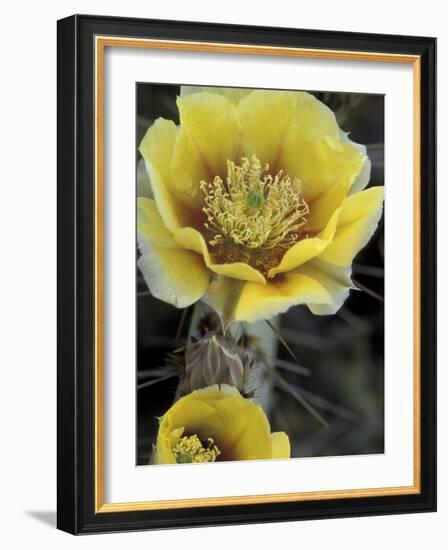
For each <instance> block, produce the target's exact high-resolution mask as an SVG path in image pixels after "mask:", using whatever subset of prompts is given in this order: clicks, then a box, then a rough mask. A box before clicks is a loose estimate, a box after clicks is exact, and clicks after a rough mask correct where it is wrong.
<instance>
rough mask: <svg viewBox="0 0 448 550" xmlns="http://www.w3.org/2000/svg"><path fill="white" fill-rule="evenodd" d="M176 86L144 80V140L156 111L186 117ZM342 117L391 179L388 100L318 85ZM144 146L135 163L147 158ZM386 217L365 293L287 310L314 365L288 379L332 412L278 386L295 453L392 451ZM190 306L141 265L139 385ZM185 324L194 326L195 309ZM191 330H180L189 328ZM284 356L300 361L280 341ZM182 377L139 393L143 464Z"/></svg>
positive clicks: (365, 272)
mask: <svg viewBox="0 0 448 550" xmlns="http://www.w3.org/2000/svg"><path fill="white" fill-rule="evenodd" d="M179 93H180V87H179V86H174V85H159V84H146V83H145V84H143V83H140V84H138V85H137V120H136V142H137V146H138V144H139V143H140V141H141V139H142V138H143V136H144V134H145V132H146V130H147V129H148V127H149V126H150V125H151V124H152V123H153V121H154V120H155V119H156V118H158V117H164V118H167V119H171V120H174V121H175V122H176V123H179V117H178V111H177V107H176V96H177V95H179ZM311 93H313V94H314V95H315V96H316V97H317V98H318V99H319V100H321V101H323V102H324V103H325V104H327V105H328V106H329V107H330V108H331V109H332V110H333V111H334V112H335V114H336V117H337V119H338V123H339V125H340V127H341V128H342V129H343V130H344V131H346V132H350V138H351V139H352V140H353V141H355V142H357V143H362V144H365V145H367V148H368V155H369V157H370V159H371V161H372V175H371V178H370V184H369V185H383V184H384V161H383V158H384V97H383V96H380V95H371V94H368V95H367V94H349V93H340V92H325V93H323V92H311ZM140 158H141V157H140V154H139V153H138V152H137V155H136V162H137V163H138V162H139V160H140ZM383 245H384V228H383V220H382V221H381V222H380V225H379V228H378V230H377V232H376V233H375V235H374V236H373V238H372V239H371V241H370V242H369V244H368V245H367V246H366V247H365V248H364V249H363V250H362V251H361V252H360V253H359V254H358V256H357V257H356V258H355V261H354V264H353V279H354V281H356V282H357V283H358V286H361V287H365V288H366V291H351V293H350V296H349V298H348V299H347V301H346V302H345V304H344V306H343V307H342V308H341V309H340V310H339V312H338V313H337V314H336V315H331V316H315V315H313V314H311V313H310V312H309V311H308V309H307V307H306V306H298V307H294V308H291V309H290V310H289V311H288V312H287V313H286V314H284V315H282V316H281V320H280V323H281V325H280V330H281V334H282V336H283V338H284V339H285V340H286V341H287V342H288V344H289V346H290V347H291V348H292V350H293V351H294V354H295V355H296V356H297V359H298V362H299V364H300V365H303V366H305V367H306V368H307V369H309V370H310V371H311V376H302V375H299V374H296V373H293V372H289V371H284V370H283V371H282V376H283V377H284V378H285V380H287V382H288V383H289V384H290V385H291V387H293V388H294V390H295V391H297V392H299V393H300V395H301V396H302V397H303V398H305V399H307V401H308V402H309V403H310V404H311V405H312V406H313V407H314V408H315V409H316V410H317V411H318V412H319V413H320V414H321V415H322V416H323V417H324V418H325V420H326V421H327V422H328V424H329V427H328V428H325V427H323V426H322V425H321V424H320V423H319V422H318V421H317V420H316V419H315V418H314V417H313V416H312V415H310V414H309V413H308V412H307V411H306V410H305V409H304V408H303V407H302V406H301V405H300V404H299V403H298V402H297V400H296V399H294V397H292V395H291V394H290V393H288V392H285V391H284V390H283V389H281V388H275V389H274V390H273V392H274V393H273V406H272V407H271V411H270V413H269V421H270V423H271V428H272V431H278V430H282V431H285V432H286V433H287V434H288V435H289V437H290V441H291V446H292V453H291V456H292V457H307V456H334V455H350V454H371V453H382V452H384V308H383V303H382V301H381V300H380V299H379V298H378V296H376V295H379V296H380V297H381V296H383V295H384V278H383V266H384V248H383ZM181 316H182V310H179V309H176V308H175V307H173V306H171V305H169V304H166V303H164V302H162V301H160V300H157V299H155V298H153V297H152V296H151V294H150V293H149V291H148V289H147V287H146V284H145V282H144V281H143V278H142V277H141V274H140V273H139V271H138V269H137V321H138V322H137V385H138V384H141V383H144V382H146V381H148V378H147V376H146V375H145V371H147V370H149V369H153V368H155V367H159V366H162V365H163V363H164V357H165V354H166V353H167V352H170V351H172V350H173V349H174V348H175V347H176V346H178V341H177V340H176V335H177V331H178V327H179V325H180V321H181ZM185 327H188V315H187V319H186V324H185ZM185 332H186V331H185V330H184V331H183V332H182V335H183V334H184V333H185ZM278 351H279V357H280V358H281V359H283V360H284V361H288V362H292V359H291V356H290V355H289V354H288V352H287V351H286V350H285V349H284V348H283V347H282V346H279V350H278ZM175 390H176V379H170V380H167V381H161V382H158V383H157V384H153V385H150V386H146V387H144V388H142V389H140V390H138V389H136V391H137V431H138V433H137V464H147V463H148V462H149V460H150V455H151V449H152V444H153V443H154V442H155V437H156V434H157V427H158V421H157V417H159V416H161V415H162V414H163V413H164V412H165V411H166V410H167V409H168V408H169V407H170V406H171V404H172V401H173V397H174V392H175Z"/></svg>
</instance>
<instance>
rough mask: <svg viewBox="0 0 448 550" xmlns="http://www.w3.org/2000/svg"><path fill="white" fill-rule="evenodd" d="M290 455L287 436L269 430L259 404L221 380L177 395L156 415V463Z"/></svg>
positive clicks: (256, 458)
mask: <svg viewBox="0 0 448 550" xmlns="http://www.w3.org/2000/svg"><path fill="white" fill-rule="evenodd" d="M269 458H290V445H289V439H288V436H287V435H286V434H285V433H284V432H275V433H271V429H270V427H269V422H268V420H267V418H266V415H265V414H264V412H263V409H262V408H261V407H260V405H257V404H256V403H254V402H253V401H252V400H251V399H245V398H243V397H242V396H241V395H240V393H239V392H238V390H237V389H236V388H234V387H232V386H228V385H226V384H221V385H220V386H217V385H215V386H210V387H208V388H205V389H201V390H196V391H194V392H192V393H190V394H188V395H186V396H185V397H182V398H181V399H179V400H178V401H176V402H175V403H174V405H173V406H172V407H171V408H170V409H169V410H168V411H167V412H166V413H165V414H164V415H163V417H162V418H161V419H160V427H159V433H158V436H157V447H156V460H157V463H158V464H176V463H187V462H215V461H222V460H263V459H269Z"/></svg>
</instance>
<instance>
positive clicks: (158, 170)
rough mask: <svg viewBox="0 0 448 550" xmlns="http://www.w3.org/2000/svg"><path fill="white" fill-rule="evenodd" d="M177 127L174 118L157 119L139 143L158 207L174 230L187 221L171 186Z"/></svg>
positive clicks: (165, 220)
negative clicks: (171, 167) (171, 169)
mask: <svg viewBox="0 0 448 550" xmlns="http://www.w3.org/2000/svg"><path fill="white" fill-rule="evenodd" d="M176 135H177V128H176V125H175V124H174V122H172V121H171V120H165V119H163V118H158V119H157V120H156V121H155V122H154V124H153V125H152V126H151V127H150V128H149V130H148V131H147V132H146V134H145V137H144V138H143V139H142V142H141V143H140V147H139V150H140V153H141V154H142V156H143V158H144V159H145V163H146V169H147V171H148V175H149V178H150V181H151V188H152V191H153V193H154V198H155V200H156V202H157V208H158V209H159V212H160V214H161V216H162V218H163V220H164V222H165V225H166V226H167V228H168V229H169V230H170V231H172V232H174V231H175V230H176V229H177V228H178V227H181V226H183V225H185V224H186V214H187V212H186V210H185V208H183V206H182V204H181V203H180V202H179V200H178V199H176V197H175V196H174V195H173V193H172V191H171V189H170V183H169V182H170V164H171V157H172V153H173V147H174V143H175V140H176Z"/></svg>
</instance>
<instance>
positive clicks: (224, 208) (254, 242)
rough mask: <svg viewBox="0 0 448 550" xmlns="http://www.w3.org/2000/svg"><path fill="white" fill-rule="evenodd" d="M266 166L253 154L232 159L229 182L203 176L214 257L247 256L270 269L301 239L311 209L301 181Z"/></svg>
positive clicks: (263, 268) (222, 259)
mask: <svg viewBox="0 0 448 550" xmlns="http://www.w3.org/2000/svg"><path fill="white" fill-rule="evenodd" d="M268 170H269V165H267V164H266V166H264V167H263V166H262V165H261V163H260V161H259V160H258V158H257V157H256V156H255V155H252V157H251V159H250V160H249V159H247V158H243V159H242V162H241V165H240V166H238V165H236V164H235V163H234V162H233V161H231V160H228V161H227V178H226V181H225V182H224V181H223V180H222V179H221V178H220V177H219V176H216V177H215V178H214V180H213V181H212V182H211V183H207V182H205V181H202V182H201V189H202V191H203V193H204V195H205V198H204V202H205V206H204V208H203V211H204V213H205V214H206V216H207V220H206V222H205V224H204V225H205V228H206V229H207V232H208V237H209V239H208V242H209V244H210V245H211V246H212V247H213V250H212V253H213V256H214V259H215V261H217V262H222V263H225V262H228V261H245V262H248V263H250V264H252V265H254V266H255V267H257V268H258V269H260V270H261V271H268V270H269V268H270V267H273V266H274V265H277V264H278V262H279V259H280V258H281V256H282V255H283V253H284V250H285V248H289V247H290V246H292V245H293V244H294V243H295V242H296V241H297V240H298V239H299V237H300V234H301V228H302V227H303V226H304V225H305V224H306V221H307V215H308V212H309V208H308V205H307V203H306V202H305V200H304V199H303V197H302V196H301V192H300V182H299V181H298V180H297V179H293V178H291V177H290V176H287V175H284V174H283V171H282V170H280V171H279V172H277V174H275V175H271V174H269V173H268Z"/></svg>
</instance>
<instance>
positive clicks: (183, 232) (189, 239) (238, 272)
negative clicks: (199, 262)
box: [175, 227, 266, 284]
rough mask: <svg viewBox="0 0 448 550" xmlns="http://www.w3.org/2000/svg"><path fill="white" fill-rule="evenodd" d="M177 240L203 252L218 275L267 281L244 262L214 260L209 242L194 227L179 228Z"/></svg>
mask: <svg viewBox="0 0 448 550" xmlns="http://www.w3.org/2000/svg"><path fill="white" fill-rule="evenodd" d="M175 239H176V241H177V242H178V243H179V244H181V245H182V246H183V247H185V248H188V249H189V250H194V251H195V252H198V253H199V254H203V256H204V260H205V264H206V265H207V267H208V268H209V269H211V270H212V271H213V272H214V273H217V274H218V275H224V276H226V277H232V278H233V279H240V280H242V281H254V282H258V283H261V284H264V283H265V282H266V279H265V278H264V277H263V275H262V274H261V273H260V272H259V271H257V270H256V269H254V268H253V267H251V266H250V265H249V264H246V263H244V262H233V263H229V264H216V263H214V262H213V260H212V258H211V256H210V253H209V251H208V248H207V243H206V242H205V239H204V237H203V236H202V235H201V233H199V231H197V230H196V229H193V228H192V227H184V228H183V229H179V230H178V231H177V232H176V235H175Z"/></svg>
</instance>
